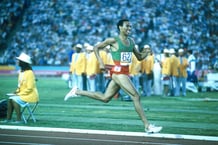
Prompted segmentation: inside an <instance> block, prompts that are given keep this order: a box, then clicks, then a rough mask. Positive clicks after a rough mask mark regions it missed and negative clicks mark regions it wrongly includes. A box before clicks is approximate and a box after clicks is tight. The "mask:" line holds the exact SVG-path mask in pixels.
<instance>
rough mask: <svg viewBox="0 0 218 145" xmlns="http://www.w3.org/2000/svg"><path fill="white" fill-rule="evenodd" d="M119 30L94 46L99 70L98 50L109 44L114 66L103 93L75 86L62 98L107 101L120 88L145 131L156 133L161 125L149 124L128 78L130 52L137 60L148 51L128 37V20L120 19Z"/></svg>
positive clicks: (101, 63) (100, 60)
mask: <svg viewBox="0 0 218 145" xmlns="http://www.w3.org/2000/svg"><path fill="white" fill-rule="evenodd" d="M117 28H118V30H119V36H117V37H114V38H107V39H106V40H105V41H103V42H101V43H99V44H97V45H96V46H95V47H94V52H95V55H96V57H97V59H98V61H99V64H100V68H101V70H103V71H104V70H105V65H104V63H103V61H102V59H101V57H100V55H99V50H100V49H103V48H105V47H106V46H108V45H109V46H110V50H111V54H112V58H113V61H114V64H115V65H114V66H113V67H112V68H111V70H110V71H111V81H110V82H109V84H108V86H107V88H106V91H105V93H104V94H103V93H101V92H89V91H83V90H79V89H78V88H77V87H74V88H72V90H71V91H70V92H69V93H68V94H67V95H66V96H65V98H64V100H65V101H66V100H68V99H69V98H70V97H76V96H78V95H79V96H87V97H90V98H93V99H97V100H100V101H102V102H105V103H107V102H109V101H110V100H111V99H112V98H113V96H114V95H115V94H116V93H117V92H118V91H119V90H120V89H122V90H123V91H125V92H126V93H127V94H128V95H129V96H131V98H132V100H133V103H134V106H135V110H136V112H137V113H138V115H139V116H140V118H141V120H142V122H143V123H144V127H145V131H146V132H147V133H157V132H160V131H161V129H162V127H160V126H154V125H152V124H149V122H148V121H147V119H146V116H145V114H144V110H143V108H142V105H141V103H140V96H139V93H138V92H137V91H136V89H135V87H134V86H133V84H132V82H131V80H130V78H129V64H130V63H131V62H132V52H133V53H134V55H135V56H136V57H137V59H138V60H140V61H141V60H143V59H144V58H145V57H147V56H148V55H149V53H150V51H147V49H146V50H145V49H143V50H142V52H139V51H138V50H137V49H136V48H135V42H134V41H133V39H132V38H130V37H128V35H129V34H130V30H131V24H130V22H129V21H128V20H126V19H124V20H120V21H119V22H118V24H117Z"/></svg>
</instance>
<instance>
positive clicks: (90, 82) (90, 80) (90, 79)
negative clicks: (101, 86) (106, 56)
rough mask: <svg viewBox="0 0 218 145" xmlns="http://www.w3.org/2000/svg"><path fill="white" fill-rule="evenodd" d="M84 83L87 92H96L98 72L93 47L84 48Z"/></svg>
mask: <svg viewBox="0 0 218 145" xmlns="http://www.w3.org/2000/svg"><path fill="white" fill-rule="evenodd" d="M86 59H87V60H86V62H87V63H86V77H87V79H86V83H87V90H88V91H96V82H97V81H96V79H97V78H96V76H97V70H98V61H97V58H96V56H95V53H94V51H93V46H91V45H89V46H88V47H87V48H86Z"/></svg>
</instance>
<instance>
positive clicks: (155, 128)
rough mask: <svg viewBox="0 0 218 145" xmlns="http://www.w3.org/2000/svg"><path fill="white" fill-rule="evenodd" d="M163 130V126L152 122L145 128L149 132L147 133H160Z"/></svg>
mask: <svg viewBox="0 0 218 145" xmlns="http://www.w3.org/2000/svg"><path fill="white" fill-rule="evenodd" d="M161 130H162V126H155V125H152V124H150V125H149V126H148V128H146V129H145V132H147V133H158V132H160V131H161Z"/></svg>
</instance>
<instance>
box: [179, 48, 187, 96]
mask: <svg viewBox="0 0 218 145" xmlns="http://www.w3.org/2000/svg"><path fill="white" fill-rule="evenodd" d="M188 65H189V64H188V59H187V58H185V57H184V50H183V49H179V86H180V84H182V96H186V81H187V67H188ZM179 93H180V91H179ZM179 95H180V94H179Z"/></svg>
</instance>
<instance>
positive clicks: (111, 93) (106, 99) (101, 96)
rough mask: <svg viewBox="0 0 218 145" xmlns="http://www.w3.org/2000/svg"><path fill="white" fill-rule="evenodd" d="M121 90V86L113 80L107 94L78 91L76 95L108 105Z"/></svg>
mask: <svg viewBox="0 0 218 145" xmlns="http://www.w3.org/2000/svg"><path fill="white" fill-rule="evenodd" d="M119 89H120V87H119V85H118V84H116V83H115V82H114V81H113V80H111V81H110V83H109V85H108V87H107V89H106V91H105V93H101V92H90V91H84V90H77V91H76V94H77V95H81V96H86V97H89V98H92V99H96V100H100V101H102V102H105V103H107V102H109V101H110V100H111V99H112V98H113V97H114V95H115V94H116V93H117V92H118V91H119Z"/></svg>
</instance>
